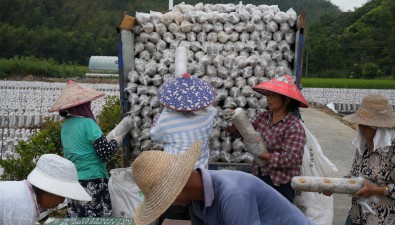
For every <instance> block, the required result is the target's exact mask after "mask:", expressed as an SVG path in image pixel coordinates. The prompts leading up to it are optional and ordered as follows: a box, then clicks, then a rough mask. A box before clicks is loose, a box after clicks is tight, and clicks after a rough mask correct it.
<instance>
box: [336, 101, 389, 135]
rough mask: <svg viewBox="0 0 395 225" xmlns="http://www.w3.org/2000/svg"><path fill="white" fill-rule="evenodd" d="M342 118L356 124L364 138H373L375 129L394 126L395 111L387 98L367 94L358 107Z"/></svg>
mask: <svg viewBox="0 0 395 225" xmlns="http://www.w3.org/2000/svg"><path fill="white" fill-rule="evenodd" d="M343 119H344V120H346V121H348V122H351V123H356V124H358V128H359V132H360V133H361V135H362V136H363V137H365V138H366V139H369V140H370V139H373V138H374V135H375V133H376V129H377V128H380V127H384V128H393V127H395V113H394V112H393V110H392V106H391V105H390V104H389V102H388V99H387V98H386V97H384V96H381V95H367V96H365V97H364V98H363V99H362V103H361V105H360V107H359V109H358V110H357V111H356V112H355V113H353V114H350V115H348V116H345V117H344V118H343Z"/></svg>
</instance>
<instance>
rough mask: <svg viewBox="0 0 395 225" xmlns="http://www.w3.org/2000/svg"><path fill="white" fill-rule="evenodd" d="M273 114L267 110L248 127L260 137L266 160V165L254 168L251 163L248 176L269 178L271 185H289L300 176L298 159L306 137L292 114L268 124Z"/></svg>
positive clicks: (300, 163) (256, 165) (300, 164)
mask: <svg viewBox="0 0 395 225" xmlns="http://www.w3.org/2000/svg"><path fill="white" fill-rule="evenodd" d="M272 117H273V114H272V113H271V112H270V111H266V112H262V113H260V114H258V115H257V116H256V117H255V118H254V119H253V120H252V121H251V123H252V125H253V126H254V128H255V130H257V131H258V132H259V133H260V134H261V135H262V139H263V141H264V144H265V145H266V147H267V149H268V151H269V152H270V158H269V160H268V165H267V166H258V164H257V163H256V162H254V165H253V169H252V173H253V174H254V175H258V169H260V170H261V171H260V172H261V175H263V176H264V175H269V176H270V178H271V179H272V181H273V184H274V185H277V186H280V185H281V184H285V183H289V182H291V179H292V177H294V176H300V175H301V173H302V169H301V168H302V159H303V151H304V145H305V144H306V134H305V132H304V128H303V126H302V124H301V121H300V120H299V119H298V118H297V117H296V116H294V115H293V114H292V113H288V115H286V116H285V117H284V118H283V119H282V120H280V121H279V122H277V123H275V124H272V120H273V118H272Z"/></svg>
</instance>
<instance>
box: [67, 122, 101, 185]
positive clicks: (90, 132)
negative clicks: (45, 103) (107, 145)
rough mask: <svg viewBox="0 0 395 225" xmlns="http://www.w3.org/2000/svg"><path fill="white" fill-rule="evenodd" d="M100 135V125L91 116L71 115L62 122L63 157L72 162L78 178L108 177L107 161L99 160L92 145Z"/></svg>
mask: <svg viewBox="0 0 395 225" xmlns="http://www.w3.org/2000/svg"><path fill="white" fill-rule="evenodd" d="M102 135H103V132H102V131H101V129H100V127H99V126H98V125H97V124H96V122H95V121H94V120H92V119H91V118H84V117H72V118H68V119H66V120H65V121H64V122H63V125H62V133H61V139H62V146H63V151H64V157H65V158H66V159H68V160H70V161H72V162H73V163H74V165H75V167H76V168H77V172H78V179H79V180H92V179H97V178H107V179H108V173H107V170H106V165H107V163H104V162H102V161H101V159H100V157H99V155H98V154H97V153H96V150H95V148H94V147H93V142H95V141H96V140H97V139H99V138H100V137H101V136H102Z"/></svg>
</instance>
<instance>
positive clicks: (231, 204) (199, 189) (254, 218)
mask: <svg viewBox="0 0 395 225" xmlns="http://www.w3.org/2000/svg"><path fill="white" fill-rule="evenodd" d="M200 149H201V142H200V141H199V142H196V143H193V144H192V145H191V146H190V149H189V150H187V151H186V152H182V153H180V154H169V153H166V152H163V151H144V152H142V153H141V154H140V155H139V156H138V157H137V158H136V160H135V161H134V162H133V163H132V171H133V178H134V180H135V181H136V183H137V185H138V186H139V187H140V189H141V191H142V192H143V194H144V201H143V203H142V204H141V205H140V206H139V207H138V208H137V210H136V212H135V215H134V218H133V223H134V224H135V225H146V224H151V223H152V222H153V221H155V220H156V219H157V218H158V217H159V216H160V215H161V214H162V213H163V212H164V211H165V210H166V209H167V208H168V207H169V206H170V205H172V204H187V203H190V211H191V222H192V224H248V225H251V224H256V225H259V224H276V225H289V224H292V225H312V224H313V223H312V222H311V221H309V219H308V218H307V217H306V216H305V215H304V214H303V213H302V212H301V211H300V210H299V209H298V208H297V207H296V206H295V205H293V204H292V203H290V202H289V201H288V200H287V199H285V198H284V197H283V196H282V195H280V194H279V193H278V192H277V191H275V190H274V189H273V188H271V187H270V186H268V185H267V184H265V183H264V182H263V181H261V180H260V179H258V178H257V177H255V176H253V175H251V174H248V173H244V172H240V171H231V170H219V171H214V170H213V171H210V170H206V169H205V168H203V167H201V168H199V169H197V170H194V166H195V163H196V160H197V159H198V157H199V152H200ZM257 187H260V188H257Z"/></svg>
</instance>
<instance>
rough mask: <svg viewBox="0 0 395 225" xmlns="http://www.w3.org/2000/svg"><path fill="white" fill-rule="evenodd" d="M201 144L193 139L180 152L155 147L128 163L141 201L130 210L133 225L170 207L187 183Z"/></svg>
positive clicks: (160, 213)
mask: <svg viewBox="0 0 395 225" xmlns="http://www.w3.org/2000/svg"><path fill="white" fill-rule="evenodd" d="M201 146H202V142H201V141H198V142H195V143H193V144H192V145H191V147H190V148H189V150H188V151H186V152H182V153H180V154H169V153H166V152H163V151H155V150H151V151H144V152H142V153H140V155H139V156H138V157H137V158H136V160H135V161H134V162H133V163H132V172H133V178H134V180H135V181H136V183H137V185H138V186H139V188H140V189H141V191H142V192H143V194H144V201H143V203H142V204H141V205H140V206H139V207H138V208H137V210H136V212H135V214H134V219H133V222H134V224H135V225H144V224H150V223H151V222H153V221H155V220H156V219H157V218H158V217H159V216H160V215H162V214H163V213H164V212H165V211H166V210H167V209H168V208H169V207H170V205H171V204H172V203H173V202H174V200H175V199H176V198H177V197H178V195H179V194H180V193H181V191H182V189H183V188H184V186H185V184H186V183H187V181H188V179H189V177H190V175H191V173H192V171H193V169H194V167H195V162H196V160H197V159H198V157H199V154H200V149H201Z"/></svg>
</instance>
